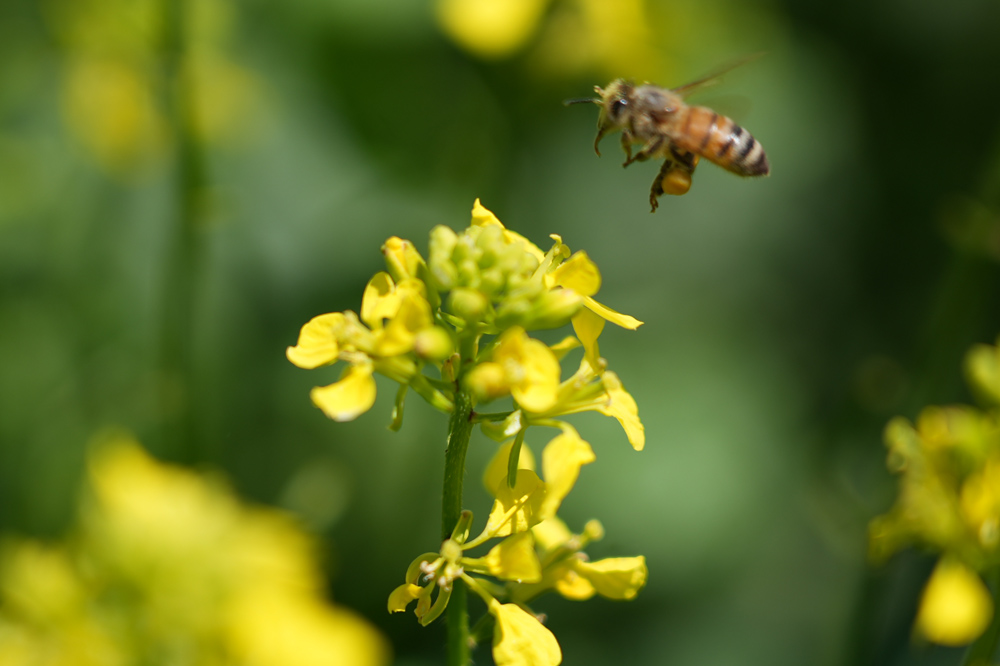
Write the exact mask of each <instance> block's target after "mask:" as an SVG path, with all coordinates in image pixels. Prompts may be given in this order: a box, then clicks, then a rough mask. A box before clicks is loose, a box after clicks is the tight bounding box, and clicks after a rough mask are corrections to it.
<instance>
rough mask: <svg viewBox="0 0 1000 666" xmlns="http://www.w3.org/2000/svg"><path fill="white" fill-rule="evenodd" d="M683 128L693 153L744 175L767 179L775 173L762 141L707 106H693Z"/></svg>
mask: <svg viewBox="0 0 1000 666" xmlns="http://www.w3.org/2000/svg"><path fill="white" fill-rule="evenodd" d="M681 129H682V132H684V133H685V134H686V135H687V139H688V144H689V145H688V146H687V147H688V148H689V149H690V150H693V151H694V152H696V153H698V154H699V155H701V156H702V157H704V158H705V159H707V160H709V161H710V162H714V163H715V164H718V165H719V166H720V167H722V168H723V169H726V170H727V171H732V172H733V173H738V174H739V175H741V176H766V175H767V174H768V173H770V172H771V165H770V164H768V162H767V155H766V154H765V153H764V147H763V146H761V145H760V142H759V141H757V139H755V138H753V136H752V135H751V134H750V132H748V131H746V130H745V129H743V128H742V127H740V126H739V125H737V124H736V123H734V122H733V121H732V120H731V119H730V118H727V117H726V116H723V115H721V114H719V113H716V112H715V111H712V110H711V109H709V108H706V107H704V106H693V107H690V108H689V109H688V116H687V118H686V119H685V121H684V122H683V124H682V125H681Z"/></svg>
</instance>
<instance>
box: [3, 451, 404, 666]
mask: <svg viewBox="0 0 1000 666" xmlns="http://www.w3.org/2000/svg"><path fill="white" fill-rule="evenodd" d="M322 593H323V580H322V576H321V574H320V571H319V569H318V567H317V564H316V558H315V553H314V546H313V544H312V542H311V540H310V539H309V538H308V537H307V536H306V535H305V534H303V533H302V532H301V531H300V530H299V529H298V528H297V527H296V526H295V524H294V523H293V522H292V520H291V518H290V517H289V516H286V515H284V514H281V513H278V512H277V511H273V510H269V509H259V508H248V507H245V506H243V505H241V504H240V503H239V501H238V500H237V499H236V498H235V497H234V496H233V495H232V494H231V493H230V492H229V491H228V490H227V489H226V488H225V487H223V486H222V485H221V484H220V483H219V482H218V481H216V480H211V479H206V478H204V477H201V476H198V475H196V474H194V473H192V472H189V471H186V470H184V469H181V468H179V467H173V466H169V465H163V464H161V463H158V462H156V461H155V460H153V459H152V458H150V457H149V456H148V455H147V454H146V453H145V452H144V451H143V450H142V449H141V448H140V447H139V445H138V444H137V443H136V442H135V441H133V440H131V439H130V438H128V437H125V436H118V437H116V438H114V439H113V440H112V441H109V442H107V443H105V444H104V445H103V447H101V448H100V449H99V450H98V451H97V452H96V453H95V455H94V456H93V459H92V463H91V466H90V484H89V492H88V494H87V495H86V497H85V501H84V502H83V508H82V510H81V523H80V530H79V532H78V535H77V537H76V538H74V539H72V540H70V541H67V542H66V543H65V544H64V545H62V546H52V547H48V546H41V545H38V544H35V543H32V542H27V541H25V542H14V543H12V544H10V545H8V546H7V547H6V548H5V549H4V550H3V551H2V552H0V602H2V603H0V609H2V610H0V664H2V665H3V666H7V664H11V665H13V664H28V663H60V664H63V663H65V664H81V665H88V664H95V666H96V665H98V664H100V665H102V666H105V665H112V666H113V665H116V664H122V666H125V665H126V664H134V663H166V662H171V661H174V660H176V659H181V658H182V655H186V656H183V663H189V664H196V665H197V664H205V665H206V666H208V665H209V664H212V665H216V664H232V665H233V666H236V665H237V664H240V665H244V666H246V665H257V664H259V665H260V666H266V665H270V664H275V663H280V664H288V665H290V666H299V665H301V666H313V665H315V666H320V665H321V664H327V663H330V660H331V659H332V660H333V661H334V662H336V663H350V664H358V665H359V666H377V665H379V664H384V663H386V660H387V657H388V651H387V647H386V644H385V642H384V641H383V639H382V638H381V637H380V636H379V635H378V634H377V633H376V631H375V630H374V629H373V628H372V627H371V626H370V625H369V624H368V623H367V622H365V621H364V620H362V619H361V618H359V617H357V616H355V615H354V614H352V613H350V612H348V611H346V610H344V609H341V608H337V607H333V606H330V605H329V604H327V603H326V602H325V601H324V600H323V598H322ZM42 655H49V658H53V659H54V661H51V662H49V661H45V662H42V661H39V659H40V658H41V657H42Z"/></svg>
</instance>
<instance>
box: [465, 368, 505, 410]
mask: <svg viewBox="0 0 1000 666" xmlns="http://www.w3.org/2000/svg"><path fill="white" fill-rule="evenodd" d="M465 385H466V387H467V388H468V389H469V390H470V391H472V393H473V394H474V395H475V396H476V398H477V399H479V400H481V401H483V402H486V401H489V400H493V399H495V398H499V397H502V396H505V395H507V394H508V393H510V384H509V383H508V382H507V377H506V374H505V373H504V371H503V368H502V367H501V366H500V364H499V363H493V362H486V363H480V364H479V365H478V366H476V367H475V368H473V369H472V370H471V371H469V374H467V375H466V376H465Z"/></svg>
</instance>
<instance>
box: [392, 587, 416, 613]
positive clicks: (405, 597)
mask: <svg viewBox="0 0 1000 666" xmlns="http://www.w3.org/2000/svg"><path fill="white" fill-rule="evenodd" d="M422 591H423V588H422V587H420V586H419V585H413V584H411V583H403V584H402V585H400V586H399V587H397V588H396V589H395V590H393V591H392V594H390V595H389V612H390V613H401V612H403V611H405V610H406V607H407V606H409V605H410V602H412V601H414V600H415V599H417V598H418V597H419V596H420V593H421V592H422Z"/></svg>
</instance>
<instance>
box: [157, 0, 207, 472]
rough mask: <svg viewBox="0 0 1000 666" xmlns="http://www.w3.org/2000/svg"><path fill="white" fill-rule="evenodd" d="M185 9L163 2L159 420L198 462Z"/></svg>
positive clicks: (198, 167) (193, 185) (194, 153)
mask: <svg viewBox="0 0 1000 666" xmlns="http://www.w3.org/2000/svg"><path fill="white" fill-rule="evenodd" d="M185 4H186V3H183V2H177V1H176V0H162V4H161V7H162V11H163V16H164V29H165V32H164V41H163V54H164V75H165V76H164V81H165V85H166V87H167V104H168V106H169V111H170V112H169V122H170V132H171V138H172V140H173V145H174V149H175V153H174V157H175V169H174V179H175V189H176V193H177V197H176V202H177V209H176V212H175V217H174V220H173V224H172V225H171V227H172V228H171V230H170V236H169V238H168V240H167V245H166V250H165V252H164V255H165V266H164V285H163V311H162V315H161V316H162V317H163V322H162V329H161V332H162V349H161V354H162V356H161V359H160V363H161V369H160V378H159V382H160V410H161V414H160V417H161V419H162V424H163V439H164V440H165V442H164V443H165V445H166V446H167V448H168V449H169V450H171V451H172V452H173V453H174V455H176V456H178V457H180V458H182V459H193V458H195V457H196V456H195V451H196V443H195V433H194V430H195V427H194V412H193V405H194V403H195V399H194V396H193V395H192V391H193V386H194V381H193V375H194V360H193V350H192V334H193V331H194V321H193V320H194V303H195V293H196V290H197V281H198V273H199V269H200V264H201V261H200V254H201V253H200V249H201V247H200V242H199V241H200V238H199V231H200V227H201V222H202V219H201V218H202V215H201V206H200V201H199V200H200V198H201V196H202V192H203V191H204V189H205V164H204V154H203V151H202V147H201V145H200V143H199V142H198V140H197V138H196V137H195V135H194V132H193V130H192V127H191V123H190V115H191V114H190V110H191V107H192V105H193V99H192V98H193V96H194V91H192V90H191V88H190V85H189V82H188V81H186V80H185V76H184V71H183V70H184V58H185V49H186V35H185V28H184V26H185V24H186V23H187V20H188V17H187V14H186V11H185Z"/></svg>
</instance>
